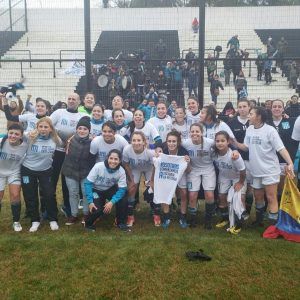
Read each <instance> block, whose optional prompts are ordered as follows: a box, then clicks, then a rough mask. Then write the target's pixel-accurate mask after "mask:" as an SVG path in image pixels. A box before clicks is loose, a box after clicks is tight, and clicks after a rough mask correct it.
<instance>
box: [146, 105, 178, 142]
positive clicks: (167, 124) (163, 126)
mask: <svg viewBox="0 0 300 300" xmlns="http://www.w3.org/2000/svg"><path fill="white" fill-rule="evenodd" d="M167 112H168V108H167V105H166V103H165V102H164V101H159V102H158V103H157V106H156V117H153V118H150V119H149V121H148V123H150V124H152V125H153V126H154V127H155V128H156V130H157V131H158V134H159V136H160V137H161V140H162V142H163V143H164V142H165V141H166V138H167V134H168V133H169V132H170V131H171V130H172V118H171V117H170V116H169V115H167Z"/></svg>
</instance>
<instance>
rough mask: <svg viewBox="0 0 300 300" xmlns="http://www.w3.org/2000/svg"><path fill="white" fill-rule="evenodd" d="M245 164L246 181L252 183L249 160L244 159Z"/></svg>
mask: <svg viewBox="0 0 300 300" xmlns="http://www.w3.org/2000/svg"><path fill="white" fill-rule="evenodd" d="M244 163H245V166H246V181H247V183H248V184H252V182H253V176H252V175H251V172H250V167H249V161H248V160H244Z"/></svg>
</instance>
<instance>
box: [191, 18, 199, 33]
mask: <svg viewBox="0 0 300 300" xmlns="http://www.w3.org/2000/svg"><path fill="white" fill-rule="evenodd" d="M192 29H193V32H194V33H197V32H198V30H199V21H198V19H197V18H196V17H195V18H194V20H193V22H192Z"/></svg>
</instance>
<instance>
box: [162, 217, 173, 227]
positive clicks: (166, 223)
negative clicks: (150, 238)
mask: <svg viewBox="0 0 300 300" xmlns="http://www.w3.org/2000/svg"><path fill="white" fill-rule="evenodd" d="M170 223H171V220H170V219H166V220H164V221H163V222H162V224H161V226H162V227H163V228H164V229H167V228H168V227H169V226H170Z"/></svg>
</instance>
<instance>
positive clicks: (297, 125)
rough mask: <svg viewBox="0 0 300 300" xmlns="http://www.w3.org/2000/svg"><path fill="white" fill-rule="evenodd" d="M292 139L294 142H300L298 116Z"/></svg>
mask: <svg viewBox="0 0 300 300" xmlns="http://www.w3.org/2000/svg"><path fill="white" fill-rule="evenodd" d="M292 139H293V140H295V141H300V116H299V117H298V118H297V120H296V122H295V125H294V129H293V133H292Z"/></svg>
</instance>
